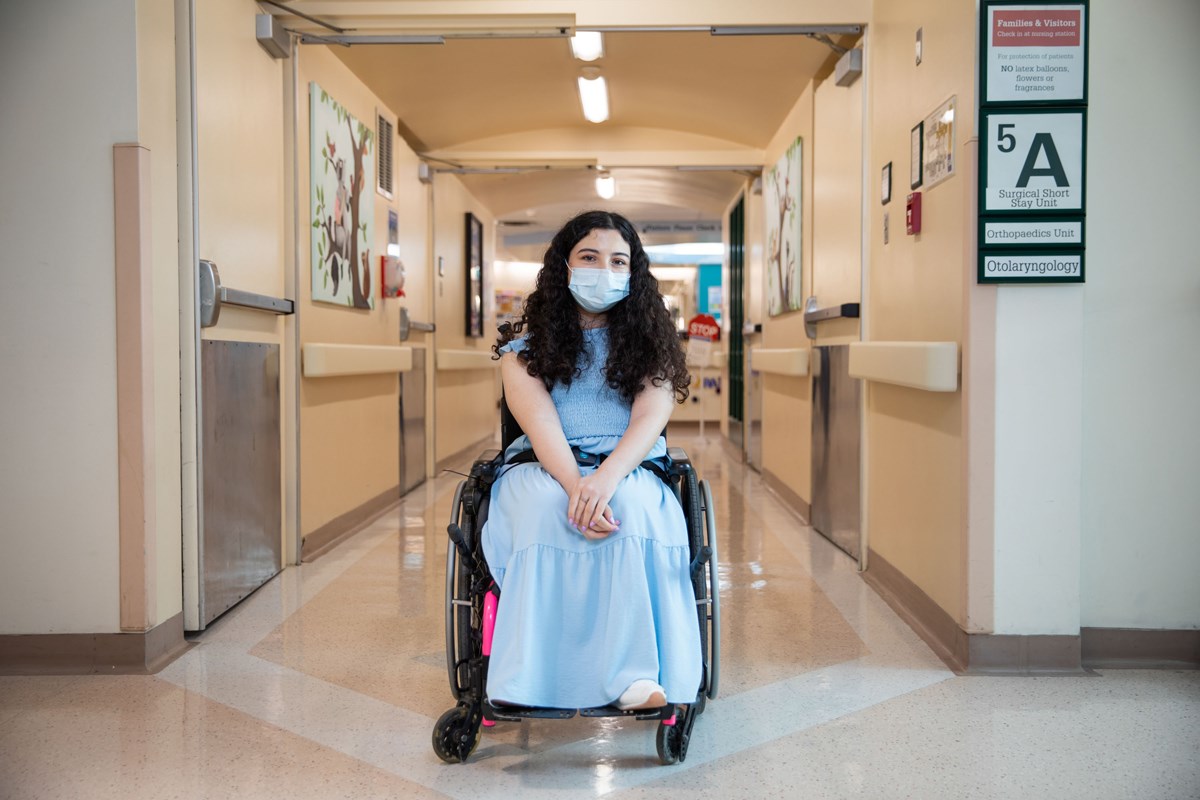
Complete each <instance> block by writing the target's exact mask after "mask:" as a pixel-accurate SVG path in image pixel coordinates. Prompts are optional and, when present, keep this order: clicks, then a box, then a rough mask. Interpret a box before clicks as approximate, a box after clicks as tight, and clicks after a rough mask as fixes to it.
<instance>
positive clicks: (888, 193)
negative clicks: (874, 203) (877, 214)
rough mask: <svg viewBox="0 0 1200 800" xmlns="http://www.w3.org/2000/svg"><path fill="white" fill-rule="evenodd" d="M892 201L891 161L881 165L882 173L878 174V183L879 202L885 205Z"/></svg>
mask: <svg viewBox="0 0 1200 800" xmlns="http://www.w3.org/2000/svg"><path fill="white" fill-rule="evenodd" d="M891 201H892V162H890V161H889V162H887V163H886V164H884V165H883V174H882V175H881V176H880V184H879V203H880V205H885V206H886V205H887V204H888V203H890V202H891Z"/></svg>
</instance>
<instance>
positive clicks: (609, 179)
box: [596, 172, 617, 200]
mask: <svg viewBox="0 0 1200 800" xmlns="http://www.w3.org/2000/svg"><path fill="white" fill-rule="evenodd" d="M616 193H617V182H616V180H615V179H613V176H612V175H609V174H608V173H607V172H603V173H601V174H600V175H599V176H597V177H596V194H598V195H600V196H601V197H603V198H604V199H605V200H612V199H613V196H614V195H615V194H616Z"/></svg>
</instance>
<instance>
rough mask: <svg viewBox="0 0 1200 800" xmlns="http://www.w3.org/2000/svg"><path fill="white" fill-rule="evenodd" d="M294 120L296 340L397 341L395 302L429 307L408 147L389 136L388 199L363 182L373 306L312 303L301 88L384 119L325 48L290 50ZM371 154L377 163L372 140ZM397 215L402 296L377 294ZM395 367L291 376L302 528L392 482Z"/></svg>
mask: <svg viewBox="0 0 1200 800" xmlns="http://www.w3.org/2000/svg"><path fill="white" fill-rule="evenodd" d="M299 59H300V70H299V86H298V91H299V94H300V102H299V106H298V107H299V113H300V121H299V125H298V130H297V152H298V154H299V157H298V161H299V173H300V175H299V179H298V187H299V193H300V208H301V219H302V220H305V222H304V223H303V224H302V225H301V228H302V233H301V237H300V249H299V252H300V278H299V283H298V286H297V289H298V297H299V301H300V314H301V318H300V319H301V326H300V340H301V344H302V345H303V344H305V343H309V342H323V343H336V344H367V345H399V343H400V333H399V331H400V327H399V326H400V307H401V305H402V304H404V305H407V306H408V307H409V309H410V312H411V313H412V315H413V317H414V319H424V318H426V313H427V311H428V300H427V288H428V277H427V272H428V267H427V261H428V258H427V248H426V245H425V241H426V238H427V235H428V230H427V229H428V214H427V207H428V205H427V202H426V199H425V194H426V191H425V188H424V186H422V185H421V184H420V182H419V181H418V180H417V169H416V163H417V158H416V155H415V154H414V153H413V152H412V151H411V150H410V149H409V148H408V147H407V145H405V144H404V142H403V141H402V140H401V139H400V138H399V136H398V135H395V136H394V138H393V152H394V154H395V158H394V164H395V167H394V169H395V190H394V192H393V198H392V199H389V198H387V197H385V196H384V195H382V194H379V193H378V192H377V191H376V190H375V188H374V187H373V186H372V187H370V188H369V191H371V192H372V201H373V203H374V222H373V224H374V229H373V232H372V235H373V237H374V241H373V242H372V245H371V268H372V273H371V294H372V296H373V297H374V302H375V308H374V309H371V310H366V309H352V308H347V307H344V306H335V305H332V304H330V303H320V302H313V300H312V279H311V275H312V270H311V258H312V256H311V250H312V244H311V235H310V229H309V227H308V222H307V220H308V219H310V214H311V209H310V198H309V194H310V177H309V169H310V159H311V153H310V119H309V107H310V106H309V86H310V83H311V82H313V81H315V82H316V83H317V84H318V85H319V86H320V87H321V88H322V89H324V90H325V91H327V92H328V93H329V95H330V96H331V97H333V98H334V99H335V100H336V101H337V102H338V103H340V104H341V105H342V106H344V107H345V108H346V110H347V111H348V112H349V113H350V114H351V115H353V116H354V117H356V118H357V119H358V120H359V121H360V122H362V123H363V124H364V125H366V126H368V127H369V128H371V129H372V130H374V129H375V128H376V113H377V110H378V111H382V112H384V113H386V114H388V115H389V116H392V117H393V121H395V120H394V113H393V112H391V111H390V109H386V108H385V107H384V106H383V104H382V103H381V102H380V101H379V99H378V98H377V97H376V96H375V95H374V94H372V93H371V92H370V91H369V90H367V88H366V87H365V86H364V85H363V84H362V82H361V81H359V80H358V78H357V77H355V76H354V74H353V73H351V72H350V70H349V69H347V68H346V66H345V65H344V64H342V62H341V61H339V60H338V59H337V58H336V57H335V56H334V55H333V54H332V53H331V52H330V51H329V49H328V48H326V47H324V46H305V47H302V48H300V50H299ZM374 154H375V155H376V165H377V166H378V160H377V156H378V143H377V142H376V144H375V150H374ZM389 209H391V210H395V211H396V212H397V213H398V215H399V223H400V225H399V240H400V259H401V261H403V262H404V265H405V268H406V271H405V295H406V296H405V297H404V298H386V299H385V298H383V297H382V291H381V288H380V275H379V257H380V256H381V255H382V254H383V253H385V252H386V246H387V235H388V230H387V219H388V210H389ZM399 391H400V379H399V376H398V375H395V374H391V375H386V374H385V375H356V376H348V377H332V378H302V379H301V383H300V486H301V495H300V497H301V506H300V519H301V525H302V529H303V532H304V533H305V534H307V533H310V532H312V531H313V530H316V529H317V528H320V527H321V526H322V525H325V524H326V523H328V522H329V521H331V520H333V519H335V518H336V517H338V516H340V515H342V514H345V513H347V512H349V511H353V510H354V509H356V508H358V507H359V506H361V505H363V504H364V503H366V502H368V501H370V500H371V499H372V498H375V497H378V496H379V495H380V494H382V493H384V492H386V491H389V490H391V489H394V488H395V487H397V486H398V485H399V482H400V475H399V464H400V433H399V397H400V395H399Z"/></svg>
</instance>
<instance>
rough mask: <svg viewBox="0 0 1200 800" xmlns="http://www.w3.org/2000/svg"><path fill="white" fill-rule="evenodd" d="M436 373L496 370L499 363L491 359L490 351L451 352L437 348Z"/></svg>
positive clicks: (451, 350) (450, 350)
mask: <svg viewBox="0 0 1200 800" xmlns="http://www.w3.org/2000/svg"><path fill="white" fill-rule="evenodd" d="M436 363H437V370H438V372H447V371H462V370H471V369H497V368H498V367H499V366H500V362H499V361H498V360H496V359H493V358H492V351H491V350H453V349H447V348H438V350H437V354H436Z"/></svg>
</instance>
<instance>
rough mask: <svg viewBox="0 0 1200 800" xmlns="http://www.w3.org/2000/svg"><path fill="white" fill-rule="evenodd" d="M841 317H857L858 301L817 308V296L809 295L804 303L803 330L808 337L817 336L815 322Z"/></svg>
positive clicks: (813, 337)
mask: <svg viewBox="0 0 1200 800" xmlns="http://www.w3.org/2000/svg"><path fill="white" fill-rule="evenodd" d="M843 317H850V318H854V319H857V318H858V303H842V304H841V305H840V306H830V307H829V308H817V298H816V297H815V296H814V297H810V298H808V300H807V301H806V302H805V303H804V332H805V333H806V334H808V338H810V339H815V338H817V323H818V322H821V321H823V320H827V319H841V318H843Z"/></svg>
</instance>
